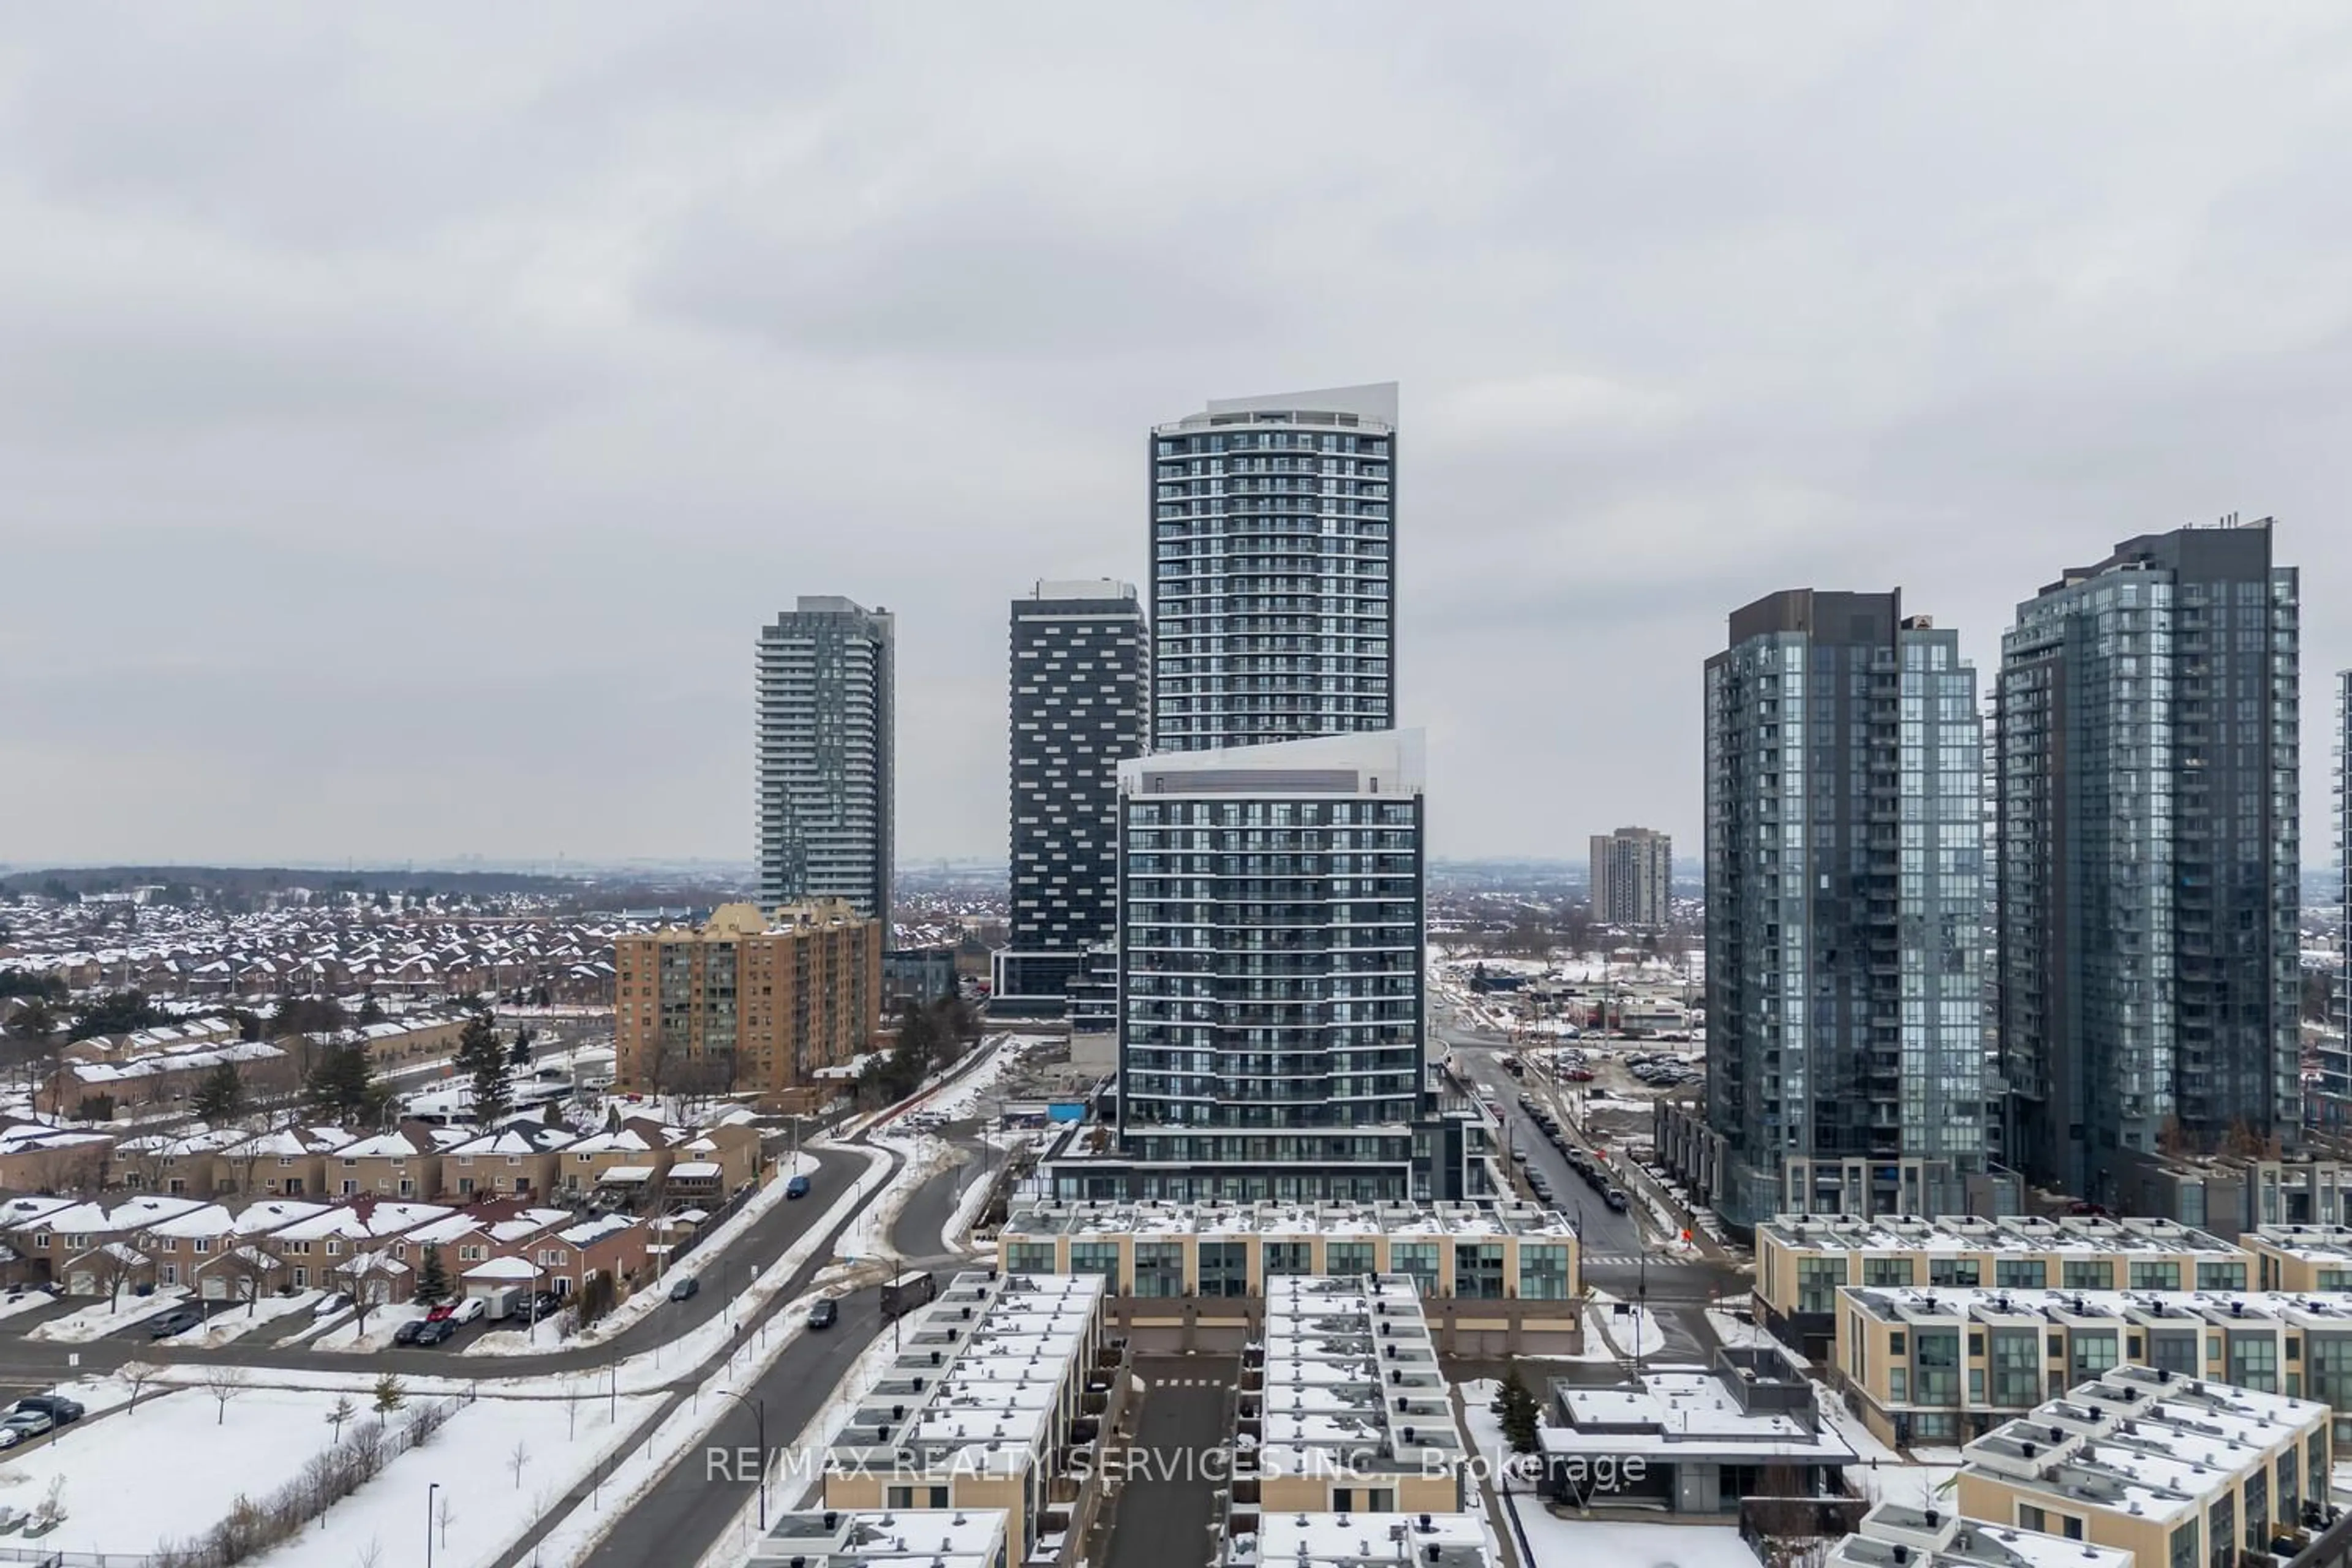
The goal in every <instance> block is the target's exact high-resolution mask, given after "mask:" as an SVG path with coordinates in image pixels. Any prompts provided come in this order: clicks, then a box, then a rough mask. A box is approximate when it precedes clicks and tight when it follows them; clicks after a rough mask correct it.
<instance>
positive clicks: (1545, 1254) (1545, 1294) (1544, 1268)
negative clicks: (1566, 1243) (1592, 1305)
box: [1519, 1241, 1568, 1301]
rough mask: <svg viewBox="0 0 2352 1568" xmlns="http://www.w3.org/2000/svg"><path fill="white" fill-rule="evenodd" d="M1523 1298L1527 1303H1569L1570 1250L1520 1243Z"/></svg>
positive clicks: (1520, 1287) (1521, 1293)
mask: <svg viewBox="0 0 2352 1568" xmlns="http://www.w3.org/2000/svg"><path fill="white" fill-rule="evenodd" d="M1519 1297H1520V1300H1527V1301H1565V1300H1568V1248H1567V1247H1559V1246H1551V1245H1546V1244H1541V1243H1537V1242H1532V1241H1523V1242H1521V1243H1519Z"/></svg>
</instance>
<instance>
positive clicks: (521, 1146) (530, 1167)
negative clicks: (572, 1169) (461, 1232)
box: [440, 1118, 580, 1199]
mask: <svg viewBox="0 0 2352 1568" xmlns="http://www.w3.org/2000/svg"><path fill="white" fill-rule="evenodd" d="M577 1142H580V1134H579V1133H577V1132H574V1131H572V1129H570V1128H569V1127H562V1126H550V1125H549V1124H548V1123H546V1122H545V1121H538V1120H536V1119H531V1118H518V1119H516V1120H515V1121H509V1122H508V1123H507V1124H506V1125H504V1126H502V1127H499V1128H497V1129H495V1130H493V1131H488V1132H484V1133H481V1134H478V1136H475V1137H472V1138H468V1139H467V1140H466V1141H465V1142H460V1143H453V1144H451V1145H449V1146H448V1147H447V1148H446V1149H444V1150H443V1151H442V1152H441V1188H440V1191H441V1194H442V1195H443V1196H444V1197H452V1198H461V1199H464V1198H475V1197H480V1196H484V1195H490V1196H500V1197H518V1198H520V1197H531V1196H538V1197H545V1196H546V1195H547V1194H550V1193H552V1192H554V1191H556V1189H557V1186H558V1184H559V1183H560V1181H561V1178H562V1162H563V1152H564V1151H565V1150H567V1149H569V1148H571V1147H572V1145H573V1144H575V1143H577Z"/></svg>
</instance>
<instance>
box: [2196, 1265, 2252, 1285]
mask: <svg viewBox="0 0 2352 1568" xmlns="http://www.w3.org/2000/svg"><path fill="white" fill-rule="evenodd" d="M2245 1288H2246V1266H2245V1265H2244V1264H2243V1263H2200V1264H2198V1266H2197V1289H2200V1290H2242V1289H2245Z"/></svg>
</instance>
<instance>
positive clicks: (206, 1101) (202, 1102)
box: [194, 1062, 245, 1126]
mask: <svg viewBox="0 0 2352 1568" xmlns="http://www.w3.org/2000/svg"><path fill="white" fill-rule="evenodd" d="M194 1110H195V1113H196V1114H197V1115H198V1116H201V1117H203V1118H204V1119H205V1121H209V1122H211V1123H213V1124H214V1125H215V1126H218V1125H219V1124H220V1123H222V1122H224V1121H236V1119H237V1117H239V1116H240V1115H242V1114H243V1113H244V1111H245V1079H242V1078H240V1077H238V1076H237V1070H236V1063H235V1062H223V1063H221V1064H220V1066H218V1067H216V1068H213V1070H212V1071H210V1072H208V1073H206V1074H205V1076H204V1077H203V1078H202V1079H199V1080H198V1081H197V1083H196V1098H195V1101H194Z"/></svg>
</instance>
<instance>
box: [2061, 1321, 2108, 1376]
mask: <svg viewBox="0 0 2352 1568" xmlns="http://www.w3.org/2000/svg"><path fill="white" fill-rule="evenodd" d="M2073 1339H2074V1356H2073V1358H2072V1359H2071V1361H2070V1362H2069V1363H2068V1372H2069V1373H2071V1375H2072V1376H2073V1379H2074V1382H2076V1383H2082V1382H2085V1381H2087V1380H2088V1379H2091V1378H2094V1377H2097V1376H2099V1375H2100V1374H2101V1373H2107V1372H2112V1371H2114V1370H2115V1365H2116V1331H2114V1330H2113V1329H2076V1330H2075V1331H2074V1335H2073Z"/></svg>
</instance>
